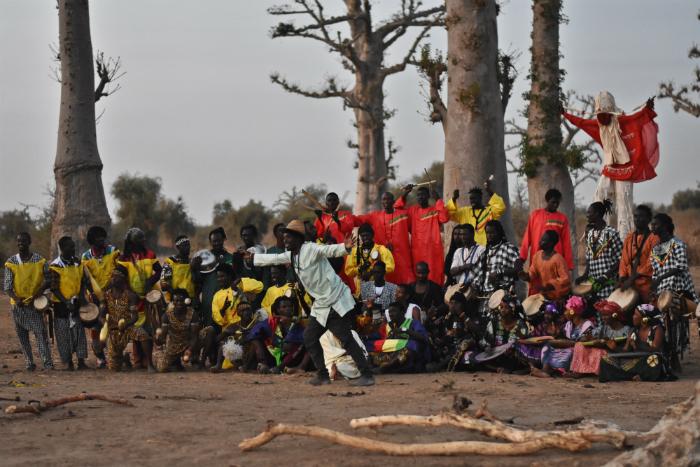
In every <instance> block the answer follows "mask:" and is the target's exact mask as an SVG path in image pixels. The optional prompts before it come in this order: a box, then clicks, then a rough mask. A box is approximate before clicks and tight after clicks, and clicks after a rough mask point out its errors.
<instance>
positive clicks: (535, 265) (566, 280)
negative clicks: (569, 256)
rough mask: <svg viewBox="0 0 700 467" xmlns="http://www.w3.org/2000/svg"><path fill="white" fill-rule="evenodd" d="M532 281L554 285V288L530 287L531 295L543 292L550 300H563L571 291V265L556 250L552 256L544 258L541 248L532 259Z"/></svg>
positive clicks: (533, 282)
mask: <svg viewBox="0 0 700 467" xmlns="http://www.w3.org/2000/svg"><path fill="white" fill-rule="evenodd" d="M530 281H531V282H530V283H531V284H541V285H540V287H544V286H547V285H553V286H554V290H551V291H549V292H542V291H541V290H537V289H536V288H535V289H534V290H533V288H531V289H530V295H532V294H535V293H542V295H544V296H545V297H546V298H547V299H548V300H561V299H562V298H564V297H566V296H567V295H569V292H571V278H570V277H569V267H568V266H567V264H566V260H565V259H564V257H563V256H562V255H560V254H559V253H557V252H554V254H553V255H552V257H551V258H549V259H545V258H544V251H542V250H540V251H538V252H537V253H535V256H534V257H533V258H532V260H531V261H530Z"/></svg>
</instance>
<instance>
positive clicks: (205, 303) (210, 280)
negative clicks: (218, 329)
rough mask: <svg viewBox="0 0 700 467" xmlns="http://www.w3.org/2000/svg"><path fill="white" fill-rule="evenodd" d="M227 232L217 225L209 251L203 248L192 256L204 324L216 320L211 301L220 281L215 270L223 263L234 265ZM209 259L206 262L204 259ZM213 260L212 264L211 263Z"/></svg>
mask: <svg viewBox="0 0 700 467" xmlns="http://www.w3.org/2000/svg"><path fill="white" fill-rule="evenodd" d="M225 242H226V232H225V231H224V229H223V227H217V228H215V229H213V230H212V231H210V232H209V250H208V251H209V253H211V254H210V255H206V257H205V253H204V252H206V251H207V250H202V251H200V252H198V254H195V256H194V258H192V262H191V267H192V279H193V280H194V283H195V284H196V285H197V286H198V287H199V290H201V294H200V295H201V300H200V305H199V312H200V317H201V318H202V325H203V326H205V327H206V326H211V325H212V324H213V323H214V321H213V319H212V316H211V302H212V300H213V299H214V294H215V293H216V292H218V291H219V288H220V287H219V281H218V278H217V275H216V274H215V272H214V271H216V270H217V269H218V267H219V266H220V265H222V264H228V265H229V266H231V265H233V255H232V254H231V253H229V252H228V251H227V250H226V248H225V247H224V243H225ZM212 256H213V258H212ZM205 260H206V261H207V263H206V264H205V263H204V261H205ZM210 262H211V264H209V263H210Z"/></svg>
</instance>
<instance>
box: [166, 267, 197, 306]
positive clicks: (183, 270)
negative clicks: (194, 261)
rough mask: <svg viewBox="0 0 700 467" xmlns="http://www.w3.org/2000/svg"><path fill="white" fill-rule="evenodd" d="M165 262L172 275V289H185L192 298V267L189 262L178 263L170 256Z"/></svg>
mask: <svg viewBox="0 0 700 467" xmlns="http://www.w3.org/2000/svg"><path fill="white" fill-rule="evenodd" d="M165 264H166V265H167V266H169V267H170V270H171V271H172V272H173V277H172V278H171V280H170V287H172V288H173V289H185V290H187V295H189V296H190V298H194V282H193V281H192V269H191V268H190V264H189V263H178V262H177V261H175V260H174V259H172V258H168V259H166V260H165Z"/></svg>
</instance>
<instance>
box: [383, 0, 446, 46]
mask: <svg viewBox="0 0 700 467" xmlns="http://www.w3.org/2000/svg"><path fill="white" fill-rule="evenodd" d="M420 6H421V2H420V1H414V0H410V1H404V2H402V11H401V13H398V14H396V15H394V16H393V17H392V18H391V19H390V20H389V21H387V22H385V23H384V24H382V25H381V26H380V27H379V28H377V30H376V31H375V34H376V35H377V36H379V37H380V38H382V39H384V38H386V36H388V35H389V34H391V33H392V32H394V31H396V30H397V29H399V28H408V27H410V26H428V25H429V24H428V23H430V24H432V25H433V26H444V24H445V23H444V17H443V18H442V19H441V20H439V21H438V22H437V23H435V19H434V18H431V19H430V20H427V21H425V18H430V17H431V16H433V15H440V16H442V15H443V14H444V13H445V5H441V6H438V7H434V8H428V9H427V10H418V8H420ZM394 40H395V39H394Z"/></svg>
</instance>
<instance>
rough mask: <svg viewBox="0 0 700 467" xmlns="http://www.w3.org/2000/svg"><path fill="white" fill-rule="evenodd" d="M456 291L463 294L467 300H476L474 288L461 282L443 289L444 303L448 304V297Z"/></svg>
mask: <svg viewBox="0 0 700 467" xmlns="http://www.w3.org/2000/svg"><path fill="white" fill-rule="evenodd" d="M456 293H461V294H463V295H464V298H466V299H467V301H471V300H476V289H474V288H472V287H467V286H465V285H463V284H454V285H451V286H449V287H448V288H447V290H446V291H445V304H449V303H450V299H451V298H452V296H453V295H454V294H456Z"/></svg>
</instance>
